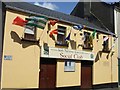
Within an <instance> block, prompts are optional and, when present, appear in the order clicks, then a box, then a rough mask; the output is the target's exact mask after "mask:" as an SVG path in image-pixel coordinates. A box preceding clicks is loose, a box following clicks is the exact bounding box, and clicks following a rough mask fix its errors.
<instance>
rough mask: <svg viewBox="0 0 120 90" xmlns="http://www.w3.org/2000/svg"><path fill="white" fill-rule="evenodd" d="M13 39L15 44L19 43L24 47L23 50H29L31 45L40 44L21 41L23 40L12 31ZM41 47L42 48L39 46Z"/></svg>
mask: <svg viewBox="0 0 120 90" xmlns="http://www.w3.org/2000/svg"><path fill="white" fill-rule="evenodd" d="M10 34H11V38H12V39H13V42H16V43H19V44H22V47H23V48H27V47H29V46H31V45H38V46H39V44H38V43H36V42H29V41H21V40H22V39H21V38H20V37H19V36H18V34H17V33H16V32H14V31H11V33H10ZM39 47H40V46H39Z"/></svg>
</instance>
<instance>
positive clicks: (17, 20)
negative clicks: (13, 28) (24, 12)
mask: <svg viewBox="0 0 120 90" xmlns="http://www.w3.org/2000/svg"><path fill="white" fill-rule="evenodd" d="M27 22H28V21H27V20H23V19H22V18H20V17H19V16H17V17H16V18H15V19H14V20H13V23H12V24H14V25H18V26H22V27H24V26H25V24H26V23H27Z"/></svg>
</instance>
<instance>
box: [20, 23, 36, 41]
mask: <svg viewBox="0 0 120 90" xmlns="http://www.w3.org/2000/svg"><path fill="white" fill-rule="evenodd" d="M22 40H24V41H37V40H36V28H35V27H34V26H28V25H27V26H26V27H25V29H24V37H23V39H22Z"/></svg>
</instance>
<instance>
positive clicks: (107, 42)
mask: <svg viewBox="0 0 120 90" xmlns="http://www.w3.org/2000/svg"><path fill="white" fill-rule="evenodd" d="M105 37H106V36H103V40H104V38H105ZM107 37H108V36H107ZM102 45H103V49H102V51H103V52H108V51H110V49H109V37H108V39H107V40H106V41H103V44H102Z"/></svg>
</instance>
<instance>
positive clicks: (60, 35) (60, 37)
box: [56, 25, 68, 47]
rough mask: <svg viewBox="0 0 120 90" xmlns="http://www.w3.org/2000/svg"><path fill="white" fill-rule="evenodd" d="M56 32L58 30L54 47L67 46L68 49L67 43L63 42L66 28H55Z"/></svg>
mask: <svg viewBox="0 0 120 90" xmlns="http://www.w3.org/2000/svg"><path fill="white" fill-rule="evenodd" d="M57 30H58V34H57V42H56V45H59V46H67V47H68V43H67V42H66V41H65V37H66V27H65V26H60V25H58V26H57Z"/></svg>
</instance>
